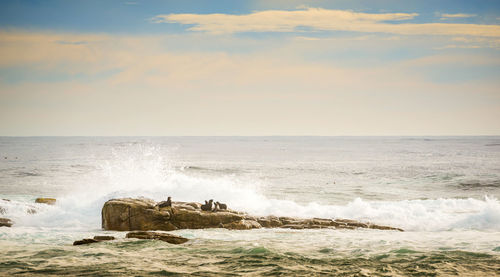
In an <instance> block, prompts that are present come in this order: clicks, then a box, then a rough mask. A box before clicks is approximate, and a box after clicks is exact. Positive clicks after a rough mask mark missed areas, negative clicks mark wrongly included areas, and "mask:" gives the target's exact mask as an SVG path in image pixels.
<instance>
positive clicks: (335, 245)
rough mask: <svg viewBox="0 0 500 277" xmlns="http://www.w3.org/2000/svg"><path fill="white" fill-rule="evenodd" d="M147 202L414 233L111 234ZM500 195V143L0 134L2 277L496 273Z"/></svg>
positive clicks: (499, 139) (437, 139) (458, 139)
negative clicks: (127, 204) (345, 221)
mask: <svg viewBox="0 0 500 277" xmlns="http://www.w3.org/2000/svg"><path fill="white" fill-rule="evenodd" d="M139 196H143V197H148V198H152V199H154V200H157V201H160V200H165V199H166V197H167V196H172V198H173V200H174V201H197V202H203V201H204V200H205V199H215V200H218V201H221V202H224V203H227V204H228V206H229V207H230V208H232V209H236V210H241V211H245V212H248V213H250V214H253V215H278V216H296V217H306V218H307V217H322V218H349V219H355V220H360V221H369V222H373V223H376V224H383V225H390V226H394V227H399V228H402V229H404V230H405V232H397V231H380V230H364V229H358V230H326V229H320V230H318V229H316V230H288V229H259V230H248V231H235V230H225V229H204V230H178V231H175V232H173V233H176V234H178V235H181V236H184V237H187V238H189V239H191V240H190V241H189V242H188V243H186V244H182V245H171V244H167V243H164V242H161V241H142V240H135V239H125V238H124V237H125V232H110V231H104V230H102V229H101V217H100V212H101V208H102V205H103V203H104V202H105V201H106V200H109V199H111V198H117V197H139ZM37 197H55V198H57V203H56V205H55V206H48V205H43V204H35V203H34V200H35V198H37ZM499 198H500V137H0V207H2V208H3V214H0V217H6V218H10V219H12V221H13V222H14V225H13V226H12V227H11V228H7V227H0V275H5V276H8V275H14V274H16V275H37V274H38V275H42V276H47V275H61V274H70V275H82V276H85V275H89V276H93V275H100V276H120V275H136V276H144V275H159V276H170V275H186V274H191V275H200V276H211V275H213V276H221V275H230V276H233V275H236V276H237V275H346V276H350V275H357V276H448V275H460V276H495V275H500V202H499V200H498V199H499ZM2 199H9V200H10V201H6V200H2ZM30 210H35V211H36V213H35V214H32V213H29V211H30ZM102 234H110V235H114V236H115V237H117V238H118V239H117V240H115V241H110V242H103V243H98V244H92V245H86V246H72V243H73V241H74V240H78V239H82V238H86V237H93V236H94V235H102Z"/></svg>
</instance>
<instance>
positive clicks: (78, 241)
mask: <svg viewBox="0 0 500 277" xmlns="http://www.w3.org/2000/svg"><path fill="white" fill-rule="evenodd" d="M96 242H99V240H96V239H82V240H75V241H74V242H73V245H83V244H91V243H96Z"/></svg>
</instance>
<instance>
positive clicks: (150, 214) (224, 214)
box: [102, 198, 403, 231]
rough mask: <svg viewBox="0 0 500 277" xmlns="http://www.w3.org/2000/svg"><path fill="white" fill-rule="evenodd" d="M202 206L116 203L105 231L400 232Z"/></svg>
mask: <svg viewBox="0 0 500 277" xmlns="http://www.w3.org/2000/svg"><path fill="white" fill-rule="evenodd" d="M199 206H201V204H199V203H196V205H193V204H192V203H185V202H172V207H165V208H161V209H159V208H158V207H157V206H156V202H154V201H153V200H150V199H145V198H142V199H132V198H123V199H112V200H109V201H107V202H106V203H105V204H104V206H103V208H102V227H103V228H104V229H105V230H117V231H134V230H137V231H148V230H162V231H172V230H177V229H203V228H226V229H234V230H248V229H258V228H262V227H265V228H290V229H319V228H332V229H355V228H370V229H380V230H397V231H403V230H402V229H399V228H393V227H389V226H382V225H376V224H371V223H363V222H358V221H354V220H348V219H335V220H332V219H324V218H310V219H303V218H292V217H276V216H267V217H253V216H250V215H247V214H245V213H241V212H237V211H232V210H227V211H217V212H212V211H201V210H200V209H197V208H195V207H199Z"/></svg>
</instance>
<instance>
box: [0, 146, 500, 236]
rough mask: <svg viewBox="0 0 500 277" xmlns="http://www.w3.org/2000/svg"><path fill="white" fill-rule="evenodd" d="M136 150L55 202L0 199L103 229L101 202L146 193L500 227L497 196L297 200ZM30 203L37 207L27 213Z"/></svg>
mask: <svg viewBox="0 0 500 277" xmlns="http://www.w3.org/2000/svg"><path fill="white" fill-rule="evenodd" d="M133 151H136V152H135V153H130V152H117V153H115V158H114V159H113V160H105V161H102V162H100V163H98V169H97V170H95V171H92V172H91V173H89V174H87V175H86V176H84V177H82V178H80V179H79V180H75V182H78V183H77V184H76V185H75V188H74V189H73V190H72V192H71V193H67V194H65V195H61V196H59V197H57V198H58V200H57V203H56V205H55V206H48V205H44V204H34V203H33V200H34V196H33V197H25V198H24V199H17V200H13V201H10V202H8V201H3V200H0V201H2V202H0V206H2V207H4V208H5V210H6V215H5V216H6V217H9V218H11V219H13V220H14V222H15V224H16V225H17V226H28V227H36V226H40V227H67V228H92V229H94V228H99V227H100V223H101V218H100V215H101V208H102V206H103V204H104V202H105V201H107V200H109V199H111V198H119V197H147V198H151V199H154V200H156V201H160V200H164V199H166V197H167V196H172V198H173V199H174V201H196V202H203V200H206V199H214V200H216V201H220V202H223V203H227V204H228V206H229V207H230V208H231V209H235V210H240V211H245V212H248V213H250V214H253V215H276V216H294V217H303V218H310V217H321V218H348V219H355V220H360V221H365V222H372V223H376V224H384V225H390V226H394V227H400V228H403V229H405V230H409V231H443V230H453V229H476V230H485V229H488V230H500V203H499V201H498V200H497V199H495V198H492V197H486V196H485V197H484V199H474V198H467V199H455V198H437V199H413V200H403V201H366V200H363V199H361V198H355V199H352V200H351V201H350V202H348V203H347V204H342V205H332V204H327V203H326V204H325V203H318V202H310V203H307V204H299V203H296V202H294V201H291V200H286V199H273V198H270V197H268V196H266V190H265V183H262V181H259V180H252V181H249V180H246V179H245V180H244V179H240V178H238V177H237V176H235V175H219V176H211V177H208V176H198V175H192V174H189V172H186V171H184V170H182V169H176V168H174V167H173V166H171V165H170V163H169V161H168V160H166V159H165V158H164V155H160V154H158V151H157V150H156V149H154V148H145V149H142V148H139V149H135V150H133ZM30 209H35V210H36V213H35V214H30V213H28V210H30Z"/></svg>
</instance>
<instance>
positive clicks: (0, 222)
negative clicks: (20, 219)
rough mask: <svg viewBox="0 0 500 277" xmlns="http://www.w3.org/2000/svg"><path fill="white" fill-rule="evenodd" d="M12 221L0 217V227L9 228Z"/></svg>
mask: <svg viewBox="0 0 500 277" xmlns="http://www.w3.org/2000/svg"><path fill="white" fill-rule="evenodd" d="M11 226H12V221H11V220H10V219H8V218H3V217H0V227H11Z"/></svg>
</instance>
